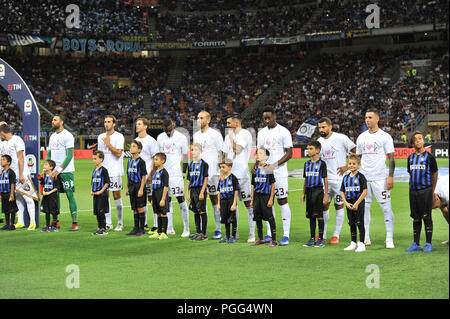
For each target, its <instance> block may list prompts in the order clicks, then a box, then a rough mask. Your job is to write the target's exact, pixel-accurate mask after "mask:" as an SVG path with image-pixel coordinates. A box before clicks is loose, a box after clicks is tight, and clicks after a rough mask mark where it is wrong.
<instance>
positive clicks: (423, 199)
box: [409, 187, 433, 219]
mask: <svg viewBox="0 0 450 319" xmlns="http://www.w3.org/2000/svg"><path fill="white" fill-rule="evenodd" d="M409 207H410V210H411V215H410V216H411V217H412V218H415V219H422V218H427V217H429V218H431V211H432V207H433V188H432V187H428V188H425V189H421V190H417V191H415V190H409Z"/></svg>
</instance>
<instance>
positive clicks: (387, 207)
mask: <svg viewBox="0 0 450 319" xmlns="http://www.w3.org/2000/svg"><path fill="white" fill-rule="evenodd" d="M380 206H381V210H382V211H383V213H384V224H385V226H386V241H393V238H394V213H393V212H392V206H391V202H385V203H382V204H380Z"/></svg>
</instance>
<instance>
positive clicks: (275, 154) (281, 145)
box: [257, 124, 293, 179]
mask: <svg viewBox="0 0 450 319" xmlns="http://www.w3.org/2000/svg"><path fill="white" fill-rule="evenodd" d="M257 145H258V148H261V147H264V148H265V149H267V150H268V151H269V152H270V156H269V159H268V160H267V163H268V164H273V163H275V162H277V161H279V160H280V159H281V158H282V157H283V156H284V155H285V154H286V151H285V149H286V148H292V147H293V143H292V136H291V133H290V132H289V130H288V129H287V128H285V127H284V126H281V125H280V124H277V125H276V126H275V127H274V128H269V127H268V126H266V127H265V128H263V129H262V130H260V131H259V132H258V138H257ZM273 174H274V176H275V179H276V178H277V177H288V169H287V162H286V163H284V164H282V165H280V166H278V167H277V168H276V169H275V170H274V171H273Z"/></svg>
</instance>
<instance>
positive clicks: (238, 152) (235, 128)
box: [222, 114, 255, 243]
mask: <svg viewBox="0 0 450 319" xmlns="http://www.w3.org/2000/svg"><path fill="white" fill-rule="evenodd" d="M227 128H228V134H227V135H226V136H225V142H224V144H223V149H222V151H223V152H224V153H225V154H226V155H225V156H226V158H228V159H230V160H231V161H232V162H233V167H232V169H231V173H232V174H233V175H234V176H236V178H237V179H238V182H239V187H240V191H239V200H240V201H242V202H244V205H245V208H246V209H247V213H248V224H249V227H250V231H249V234H248V242H249V243H250V242H251V243H253V242H255V221H254V220H253V208H252V207H250V202H251V199H252V195H251V187H250V172H249V170H248V161H249V159H250V152H251V150H252V141H253V139H252V134H251V133H250V132H249V131H248V130H246V129H244V128H242V123H241V118H240V116H239V114H234V115H232V116H230V117H228V119H227ZM236 218H237V220H238V221H239V207H236Z"/></svg>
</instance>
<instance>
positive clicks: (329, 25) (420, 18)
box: [306, 0, 448, 33]
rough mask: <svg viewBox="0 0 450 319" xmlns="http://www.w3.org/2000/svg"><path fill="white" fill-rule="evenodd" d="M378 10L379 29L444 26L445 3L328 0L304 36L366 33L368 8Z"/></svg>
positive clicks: (409, 0)
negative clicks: (424, 25)
mask: <svg viewBox="0 0 450 319" xmlns="http://www.w3.org/2000/svg"><path fill="white" fill-rule="evenodd" d="M373 3H374V4H377V5H378V7H379V8H380V19H379V20H380V28H387V27H393V26H399V25H418V24H428V23H448V2H447V1H430V0H400V1H390V0H376V1H374V0H362V1H356V0H351V1H348V0H328V1H323V3H322V4H321V6H320V7H321V9H322V13H321V14H319V15H317V16H316V17H315V18H314V19H313V20H312V21H310V25H309V26H308V27H307V28H306V32H307V33H315V32H324V31H325V32H330V31H343V32H346V31H350V30H360V29H367V26H366V18H367V17H368V16H369V14H370V13H371V12H366V11H365V9H366V7H367V5H369V4H373Z"/></svg>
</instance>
